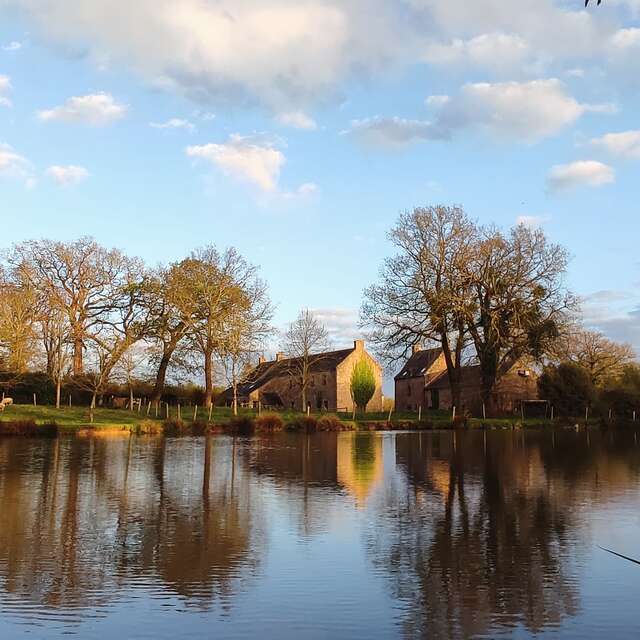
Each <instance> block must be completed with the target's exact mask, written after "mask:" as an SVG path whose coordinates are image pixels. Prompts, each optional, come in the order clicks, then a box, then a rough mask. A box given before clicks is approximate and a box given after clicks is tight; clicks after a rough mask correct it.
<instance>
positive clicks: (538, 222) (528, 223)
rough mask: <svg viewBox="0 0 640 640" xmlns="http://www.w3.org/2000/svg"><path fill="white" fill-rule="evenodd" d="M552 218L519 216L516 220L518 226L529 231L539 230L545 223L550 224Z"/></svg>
mask: <svg viewBox="0 0 640 640" xmlns="http://www.w3.org/2000/svg"><path fill="white" fill-rule="evenodd" d="M550 220H551V216H525V215H523V216H518V217H517V218H516V224H517V225H520V224H521V225H523V226H525V227H528V228H529V229H537V228H538V227H541V226H542V225H543V224H544V223H545V222H549V221H550Z"/></svg>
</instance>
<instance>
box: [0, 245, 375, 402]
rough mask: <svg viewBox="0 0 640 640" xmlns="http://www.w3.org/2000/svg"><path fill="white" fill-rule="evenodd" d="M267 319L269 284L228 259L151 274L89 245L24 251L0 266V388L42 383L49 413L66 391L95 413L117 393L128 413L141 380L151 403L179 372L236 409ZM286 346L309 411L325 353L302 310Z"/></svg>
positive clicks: (196, 259)
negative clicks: (51, 393) (48, 393)
mask: <svg viewBox="0 0 640 640" xmlns="http://www.w3.org/2000/svg"><path fill="white" fill-rule="evenodd" d="M272 316H273V306H272V304H271V301H270V299H269V296H268V292H267V286H266V283H265V282H264V281H263V280H262V279H261V278H260V277H259V275H258V271H257V269H256V267H254V266H253V265H251V264H249V263H248V262H247V261H246V260H245V259H244V258H243V257H242V256H241V255H240V254H239V253H238V252H237V251H236V250H235V249H228V250H226V251H224V252H220V251H218V250H217V249H216V248H215V247H213V246H209V247H205V248H203V249H200V250H197V251H195V252H193V253H192V254H191V255H190V256H189V257H187V258H185V259H184V260H180V261H177V262H174V263H171V264H169V265H165V266H159V267H156V268H148V267H146V266H145V265H144V264H143V263H142V262H141V261H140V260H138V259H136V258H130V257H128V256H126V255H124V254H123V253H122V252H120V251H117V250H109V249H106V248H105V247H102V246H101V245H99V244H98V243H96V242H95V241H94V240H93V239H91V238H81V239H79V240H77V241H75V242H71V243H63V242H54V241H50V240H37V241H36V240H34V241H29V242H23V243H20V244H17V245H15V246H14V247H13V248H12V249H11V250H9V251H7V252H6V253H5V255H4V256H3V260H2V264H1V266H0V374H2V375H1V376H0V383H3V384H4V385H5V386H11V385H12V384H14V383H16V382H17V381H19V380H21V379H22V380H25V375H26V373H27V372H29V371H31V372H33V371H42V372H44V373H45V374H46V379H48V380H50V381H52V382H53V384H54V386H55V389H56V392H55V396H56V406H58V407H59V406H60V403H61V392H62V389H63V386H64V388H65V389H68V388H76V389H80V390H82V391H84V392H85V393H87V392H88V393H89V394H90V395H91V405H92V407H93V406H95V405H96V403H97V402H98V400H99V399H100V397H101V396H102V395H103V394H104V393H105V392H106V390H107V389H110V390H111V389H114V388H115V387H114V386H113V383H114V382H120V383H121V384H125V385H126V386H127V387H128V389H129V393H130V394H131V396H132V397H131V402H133V395H134V389H135V388H136V387H137V388H140V378H151V379H152V385H153V388H152V390H151V392H150V400H151V402H153V403H155V402H159V401H160V400H161V398H162V396H163V392H164V390H165V385H166V382H167V376H168V375H169V373H170V371H174V372H176V371H177V372H180V373H181V374H182V375H183V376H184V377H186V378H188V379H189V380H193V379H198V380H201V381H202V382H203V383H204V392H203V401H204V402H203V403H204V405H205V406H207V407H209V406H211V404H212V402H213V399H214V397H213V396H214V382H215V381H218V382H220V381H222V382H223V383H224V384H228V385H229V386H230V387H231V388H232V389H233V404H234V408H237V400H238V386H239V384H240V383H241V382H242V381H243V380H244V379H245V378H246V375H247V372H248V371H249V370H250V369H251V365H252V364H253V362H254V361H255V360H256V358H257V355H258V354H259V353H261V352H262V351H263V350H264V348H265V343H266V342H267V340H268V339H269V338H271V337H272V336H273V334H274V333H275V331H274V329H273V327H272V324H271V321H272ZM281 343H282V349H283V351H284V352H286V355H287V356H288V357H289V358H291V361H290V367H289V369H290V371H289V375H291V377H292V378H293V379H294V380H295V382H296V388H297V389H298V390H299V392H300V395H301V399H302V405H301V406H302V407H306V406H307V394H308V388H309V385H310V384H311V378H312V375H311V374H312V371H313V370H314V368H316V367H317V366H318V365H319V363H320V362H321V360H322V359H323V358H324V357H325V352H326V351H327V350H328V349H329V348H330V340H329V336H328V332H327V329H326V327H325V326H324V325H323V324H322V322H321V321H320V320H319V319H318V318H317V317H316V316H315V315H314V314H313V313H312V312H311V311H309V310H308V309H307V310H303V311H301V312H300V314H299V315H298V317H297V318H296V319H295V320H294V321H293V322H292V323H291V324H290V325H289V326H288V328H287V330H286V331H285V332H284V333H283V335H282V336H281ZM365 373H366V372H365ZM369 373H370V372H369ZM36 377H37V378H38V384H39V387H40V388H41V387H42V376H36ZM362 378H363V376H362V372H361V375H360V376H359V377H358V381H359V383H358V385H357V386H358V392H357V395H358V399H359V401H360V404H359V406H362V399H363V397H364V396H365V395H366V392H363V391H362V387H363V384H362ZM31 379H34V376H33V375H32V376H31ZM367 384H369V382H367ZM366 386H367V385H366V384H364V387H365V388H366ZM363 394H364V395H363ZM364 405H365V406H366V402H365V403H364Z"/></svg>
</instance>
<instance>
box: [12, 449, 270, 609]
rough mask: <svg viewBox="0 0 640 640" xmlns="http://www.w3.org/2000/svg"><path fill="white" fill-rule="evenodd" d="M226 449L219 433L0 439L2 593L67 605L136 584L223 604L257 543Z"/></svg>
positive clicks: (260, 543) (255, 525) (254, 518)
mask: <svg viewBox="0 0 640 640" xmlns="http://www.w3.org/2000/svg"><path fill="white" fill-rule="evenodd" d="M232 451H235V447H234V446H233V445H232V443H231V441H230V440H228V439H226V438H221V439H218V440H213V439H209V438H207V439H199V440H198V439H179V440H165V439H162V438H158V439H136V438H131V439H129V438H127V439H121V438H119V439H115V440H109V439H103V438H100V439H93V438H91V439H81V438H69V439H58V440H52V441H27V440H10V441H9V440H4V441H0V465H1V466H0V469H1V471H0V584H3V590H5V591H7V592H8V593H13V594H15V595H16V596H17V597H18V598H19V599H20V600H21V601H28V602H32V603H35V604H37V605H40V606H44V607H47V608H51V609H61V610H62V609H63V610H64V611H65V612H68V611H69V610H70V609H77V610H78V611H80V610H82V609H85V608H95V607H100V606H101V605H103V604H104V605H106V604H108V602H109V601H110V599H112V598H113V597H115V596H116V595H117V594H118V593H120V592H121V591H123V590H125V589H128V588H130V587H132V586H139V587H141V588H144V589H150V590H151V596H152V597H153V596H154V595H159V596H160V595H162V594H164V595H165V596H166V593H167V592H170V593H175V594H179V595H181V596H183V597H184V598H185V600H186V602H187V604H197V605H198V606H199V607H209V606H211V605H212V604H214V602H220V604H222V605H223V606H228V605H229V604H230V599H231V597H232V596H233V594H234V593H235V592H236V591H237V589H238V588H240V585H241V582H242V581H243V580H245V579H246V578H248V577H250V576H251V575H253V574H254V573H255V570H256V568H257V566H258V563H259V560H260V555H261V553H262V551H263V548H264V539H263V534H262V529H263V528H262V526H261V506H260V502H259V501H257V500H255V499H254V498H253V496H252V492H251V482H250V478H249V475H248V471H247V469H246V468H244V467H243V466H242V465H241V464H239V463H238V460H234V459H233V457H234V456H232V454H231V452H232ZM5 463H6V464H5Z"/></svg>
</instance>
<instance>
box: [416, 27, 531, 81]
mask: <svg viewBox="0 0 640 640" xmlns="http://www.w3.org/2000/svg"><path fill="white" fill-rule="evenodd" d="M424 57H425V60H426V61H427V62H429V63H431V64H435V65H440V66H442V65H454V66H459V67H461V68H465V69H466V68H468V67H469V66H474V67H479V68H482V69H488V70H490V71H492V72H494V73H497V74H509V73H512V72H514V71H516V72H521V71H525V72H533V71H534V70H539V69H540V68H541V67H542V66H543V64H542V61H541V60H540V55H539V53H538V52H534V51H533V50H532V49H531V47H530V45H529V43H528V42H527V41H526V40H525V39H524V38H523V37H522V36H519V35H516V34H507V33H483V34H481V35H478V36H475V37H474V38H470V39H468V40H463V39H461V38H455V39H454V40H452V41H451V42H448V43H444V44H443V43H440V42H436V43H430V44H429V45H427V48H426V52H425V56H424Z"/></svg>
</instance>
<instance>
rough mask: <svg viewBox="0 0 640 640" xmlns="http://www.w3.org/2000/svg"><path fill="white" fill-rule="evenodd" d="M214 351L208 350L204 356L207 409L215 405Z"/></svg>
mask: <svg viewBox="0 0 640 640" xmlns="http://www.w3.org/2000/svg"><path fill="white" fill-rule="evenodd" d="M212 355H213V352H212V350H210V349H207V350H206V352H205V354H204V406H205V407H207V409H208V408H209V407H210V406H211V405H212V404H213V363H212V362H211V357H212Z"/></svg>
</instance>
